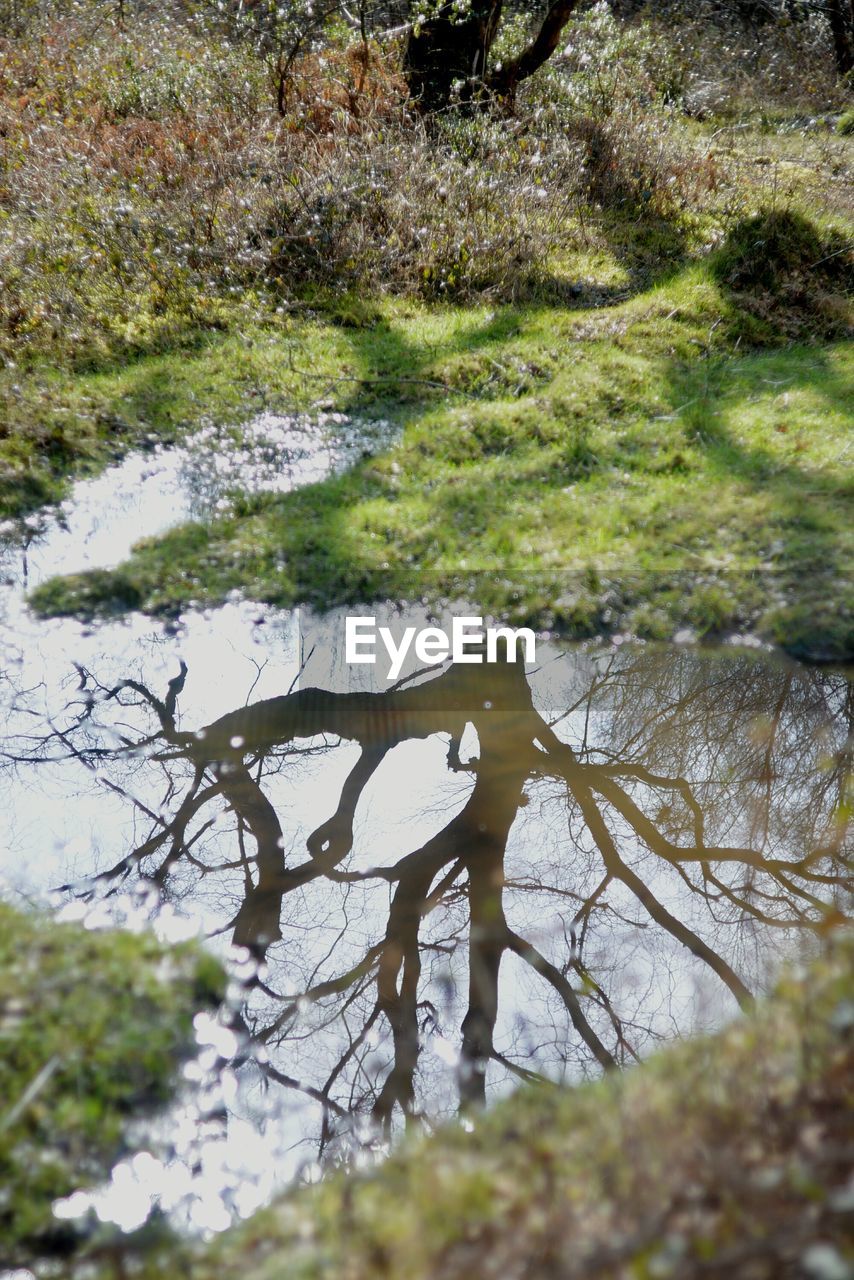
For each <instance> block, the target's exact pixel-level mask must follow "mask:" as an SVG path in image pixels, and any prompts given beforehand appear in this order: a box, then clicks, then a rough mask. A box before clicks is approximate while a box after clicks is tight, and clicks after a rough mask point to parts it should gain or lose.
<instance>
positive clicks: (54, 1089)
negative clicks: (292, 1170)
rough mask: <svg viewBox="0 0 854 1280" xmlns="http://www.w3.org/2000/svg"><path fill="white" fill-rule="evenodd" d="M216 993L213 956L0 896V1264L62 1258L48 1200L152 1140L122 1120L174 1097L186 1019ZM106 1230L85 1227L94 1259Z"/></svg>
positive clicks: (61, 1239) (188, 1046)
mask: <svg viewBox="0 0 854 1280" xmlns="http://www.w3.org/2000/svg"><path fill="white" fill-rule="evenodd" d="M224 989H225V977H224V974H223V972H222V970H221V969H220V967H219V965H218V964H217V962H216V961H214V960H213V959H212V958H211V957H210V956H208V955H206V954H204V953H202V952H200V951H199V949H198V948H197V947H196V946H195V945H192V946H183V947H180V948H172V949H169V948H166V947H164V946H161V945H159V944H158V943H157V942H156V941H155V940H154V939H153V938H152V937H151V936H149V935H144V934H131V933H107V932H104V931H97V930H92V929H87V928H84V927H83V926H82V925H72V924H62V925H58V924H57V923H56V921H55V920H54V919H52V918H51V917H50V916H48V915H46V914H36V913H30V912H20V911H18V910H16V909H14V908H13V907H11V906H10V905H8V904H7V903H5V902H2V901H0V1257H2V1261H3V1265H4V1266H6V1267H10V1268H15V1267H21V1268H25V1267H27V1266H30V1265H35V1263H36V1261H37V1260H45V1259H47V1260H49V1265H50V1266H51V1267H53V1268H54V1269H55V1268H58V1267H59V1268H64V1267H65V1265H66V1261H67V1259H68V1258H69V1257H70V1256H71V1255H73V1254H74V1252H75V1251H76V1249H77V1248H78V1247H79V1245H80V1243H81V1235H80V1232H79V1231H78V1226H77V1225H76V1224H75V1223H74V1222H73V1221H70V1220H68V1219H65V1220H63V1219H61V1218H59V1217H55V1216H54V1214H53V1211H52V1205H53V1204H54V1202H55V1201H57V1200H60V1199H62V1198H63V1197H67V1196H70V1195H72V1193H74V1192H76V1191H79V1190H81V1189H89V1188H95V1187H97V1186H98V1185H100V1184H101V1183H102V1182H103V1181H104V1180H105V1179H106V1178H107V1177H108V1176H109V1172H110V1170H111V1168H112V1167H113V1165H114V1164H115V1163H116V1162H117V1161H118V1160H120V1159H122V1158H123V1157H125V1156H129V1155H132V1154H133V1153H134V1152H135V1151H138V1150H140V1149H141V1148H142V1147H143V1146H148V1145H149V1144H150V1141H151V1137H150V1134H149V1135H147V1136H143V1135H142V1133H141V1132H140V1131H139V1130H138V1129H137V1131H136V1132H135V1133H134V1132H132V1122H133V1121H138V1120H140V1119H142V1118H145V1117H149V1118H150V1117H151V1116H153V1115H154V1114H156V1112H157V1111H158V1110H159V1109H162V1108H163V1107H164V1106H165V1105H166V1104H167V1103H168V1102H169V1101H170V1100H171V1099H172V1098H173V1097H174V1093H175V1074H176V1072H177V1071H178V1069H179V1068H180V1066H181V1065H182V1064H183V1063H184V1062H185V1061H186V1060H187V1059H188V1058H190V1057H191V1056H192V1055H193V1053H194V1051H195V1048H196V1046H195V1041H194V1036H193V1016H194V1014H195V1013H196V1012H197V1011H198V1010H199V1009H204V1008H208V1009H212V1008H214V1007H215V1006H216V1005H218V1004H219V1002H220V1001H221V999H222V996H223V994H224ZM106 1234H107V1233H106V1232H104V1231H101V1232H100V1233H99V1230H98V1228H97V1226H96V1224H94V1222H91V1221H90V1222H88V1223H87V1224H86V1225H85V1228H84V1231H83V1236H84V1237H88V1238H89V1245H90V1246H92V1249H93V1252H94V1255H95V1256H98V1254H99V1252H100V1244H101V1243H102V1242H103V1239H104V1238H105V1236H106ZM107 1253H108V1254H109V1249H107ZM53 1274H56V1271H55V1270H54V1271H53ZM63 1274H67V1272H65V1271H63Z"/></svg>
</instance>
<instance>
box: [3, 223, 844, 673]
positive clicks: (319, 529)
mask: <svg viewBox="0 0 854 1280" xmlns="http://www.w3.org/2000/svg"><path fill="white" fill-rule="evenodd" d="M775 219H776V221H777V222H778V223H779V225H780V226H781V227H782V231H783V234H785V235H788V236H792V235H796V234H797V233H798V232H799V231H800V229H801V227H802V226H803V227H806V229H807V234H808V236H810V237H814V241H813V242H812V243H811V244H810V245H809V248H808V249H807V253H808V254H809V253H815V254H817V255H818V256H821V255H822V254H823V253H824V252H825V251H826V252H828V253H834V252H835V249H834V248H833V247H832V246H834V245H835V244H836V243H837V241H836V240H834V239H833V236H832V234H831V233H827V238H823V236H822V233H821V232H820V231H818V230H817V229H816V228H815V227H814V226H813V225H812V224H811V223H810V222H809V221H808V220H806V219H803V220H801V218H800V215H796V214H793V213H786V214H782V215H775V214H773V213H772V214H770V215H765V216H762V217H759V218H755V219H753V220H752V221H751V220H748V221H747V222H746V223H745V224H744V225H742V226H740V227H739V228H738V230H737V233H736V234H735V235H734V236H733V237H731V239H730V241H729V242H727V243H726V244H725V245H724V246H723V247H722V248H720V249H718V250H717V251H716V252H715V253H713V254H711V255H707V256H706V257H705V258H704V259H701V260H699V261H693V262H692V261H688V262H684V263H681V264H677V265H675V266H674V268H673V269H672V270H668V271H667V272H666V273H665V277H666V278H664V279H663V280H661V281H659V282H653V283H649V284H647V286H646V287H640V288H639V289H638V290H637V291H634V290H633V289H632V288H630V287H624V288H620V289H619V290H618V296H617V298H616V299H614V300H611V301H602V298H601V297H600V296H599V294H596V293H595V291H594V297H593V299H592V300H591V299H590V298H588V299H585V298H584V296H583V294H584V291H583V290H582V289H581V287H580V286H579V290H580V292H581V297H580V298H579V300H578V301H577V302H573V301H571V300H570V301H565V302H562V303H558V302H555V301H548V302H542V301H533V302H529V303H526V304H519V305H508V304H504V305H496V306H485V305H477V306H472V305H467V306H438V305H428V304H426V303H421V302H415V301H412V300H404V301H401V300H394V299H388V298H381V297H378V298H376V299H374V300H370V301H368V302H365V301H364V300H360V299H358V298H355V297H352V296H346V295H345V296H344V297H343V298H337V299H334V300H332V299H329V298H324V297H319V298H318V299H316V300H315V305H314V306H313V308H312V309H311V310H310V312H309V314H308V315H305V314H301V313H300V312H297V313H296V315H295V316H291V317H288V318H283V319H281V320H280V321H279V322H278V323H276V324H269V325H266V326H263V327H262V326H259V325H257V324H256V325H254V326H251V327H249V328H248V329H247V330H246V331H245V332H244V333H229V334H225V335H221V336H213V337H208V338H206V339H205V340H204V341H202V342H200V344H199V345H198V346H196V347H193V348H190V349H186V350H183V351H181V352H180V353H169V354H163V355H153V356H149V357H147V358H143V359H138V360H136V361H134V362H132V363H129V364H125V365H123V366H122V367H121V368H119V369H117V370H108V371H102V372H94V373H88V374H85V375H80V376H77V377H75V378H74V379H73V380H72V381H69V380H68V379H67V377H66V378H62V377H59V376H54V377H52V378H51V379H48V380H47V381H46V382H44V383H43V385H42V387H41V388H40V392H39V394H40V396H41V406H42V407H41V408H39V407H36V409H35V412H33V406H30V409H29V410H28V412H30V413H31V414H33V416H32V417H31V418H30V419H29V420H30V421H31V422H33V421H36V422H38V421H42V422H44V423H48V422H51V421H55V420H56V415H57V414H59V413H64V414H65V415H66V418H67V420H70V421H72V422H73V423H74V424H75V427H74V428H73V430H80V431H83V433H84V435H83V439H82V442H81V449H82V451H83V452H84V453H85V452H86V450H87V449H91V451H92V453H93V454H94V455H95V456H98V455H99V453H100V451H101V450H102V449H103V448H104V442H103V432H102V430H101V429H100V428H99V425H98V424H99V422H101V423H103V422H106V423H108V424H112V430H113V432H114V434H117V435H118V437H119V440H120V441H121V442H122V443H123V444H124V442H125V441H126V440H127V439H130V440H133V439H134V438H137V439H138V438H139V436H140V434H141V433H142V434H144V433H153V434H154V435H156V436H157V437H158V438H163V437H164V436H165V437H166V438H170V437H172V436H173V435H174V434H175V432H176V430H178V429H179V427H180V428H184V429H186V427H187V426H188V425H191V424H192V423H194V422H198V421H200V420H201V419H202V418H204V417H205V416H206V415H213V416H219V417H226V418H229V417H230V418H239V417H240V416H241V415H244V416H245V415H246V413H247V412H249V411H251V410H252V409H256V408H257V409H260V408H262V407H273V408H283V407H286V406H287V407H292V406H294V405H299V406H302V407H305V406H310V405H311V404H316V403H318V402H319V403H322V404H323V405H324V406H328V407H334V408H336V409H338V410H342V411H344V412H347V413H352V414H354V415H356V416H368V417H382V418H388V419H390V420H392V421H394V422H395V423H397V425H398V426H399V428H400V432H401V437H400V444H399V445H398V446H397V447H395V448H393V449H390V450H388V451H387V452H386V453H385V454H383V455H382V456H378V457H371V458H365V459H364V461H363V462H362V463H361V464H360V465H358V466H357V467H356V468H354V469H353V470H352V471H350V472H348V473H347V474H346V475H340V476H337V477H334V478H332V479H329V480H327V481H325V482H323V483H321V484H317V485H314V486H312V487H310V488H308V489H305V490H303V491H300V492H297V493H294V494H292V495H289V496H287V497H270V496H264V495H262V496H257V497H253V498H247V499H246V501H245V502H242V503H240V504H239V505H238V507H237V509H236V510H235V512H234V513H233V514H231V515H228V516H226V517H224V518H222V519H219V520H217V521H215V522H213V523H211V524H204V525H203V524H195V525H188V526H185V527H182V528H180V529H177V530H175V531H173V532H171V533H168V534H167V535H165V536H164V537H162V538H159V539H157V540H155V541H152V542H150V543H147V544H145V545H143V546H141V547H140V548H139V549H138V550H137V551H136V553H135V554H134V556H133V558H132V559H131V560H130V561H129V562H128V563H127V564H126V565H123V566H122V567H121V568H120V569H118V570H117V571H115V572H113V573H109V574H100V573H96V574H90V575H83V576H81V577H79V578H72V579H66V580H62V581H53V582H50V583H48V584H46V585H45V586H44V587H42V588H41V589H40V590H39V591H38V592H37V593H36V595H35V597H34V604H35V606H36V607H37V608H38V609H40V610H42V611H44V612H48V613H56V612H74V613H93V612H94V613H98V612H109V611H113V610H115V609H117V608H128V607H134V608H142V609H145V610H148V611H152V612H176V611H179V610H180V609H181V608H182V607H183V606H186V605H187V603H188V602H190V601H204V602H212V601H217V600H221V599H222V598H223V596H224V595H225V594H226V593H227V592H229V591H232V590H239V591H242V592H243V593H245V594H246V595H247V596H250V597H254V598H260V599H263V600H268V601H271V602H274V603H277V604H291V603H294V602H296V601H298V600H310V601H311V602H312V603H314V604H317V605H318V606H321V607H322V606H329V605H334V604H338V603H342V602H345V601H353V600H359V599H366V598H367V599H370V598H371V597H375V596H378V595H390V596H402V597H404V598H406V597H412V596H416V597H417V596H421V595H424V594H427V595H432V596H437V595H441V594H442V593H447V594H450V595H452V596H454V595H457V596H458V595H465V594H467V593H468V594H470V595H472V596H473V597H475V598H476V599H477V601H478V603H480V604H481V605H483V606H484V607H485V608H487V609H489V610H492V611H494V612H495V613H496V614H502V615H512V616H515V617H517V618H525V619H529V620H534V621H536V622H538V623H540V624H541V625H551V626H555V627H558V628H562V629H564V630H566V631H569V632H571V633H574V634H582V635H583V634H590V633H591V632H596V631H601V630H608V629H618V628H631V629H632V630H635V631H638V632H639V633H641V634H644V635H653V636H659V637H662V636H667V635H669V634H672V632H673V631H674V630H675V629H677V628H678V627H680V626H686V625H687V626H692V627H694V628H695V629H696V630H697V631H698V632H699V633H701V634H706V633H716V632H720V631H725V630H727V629H731V630H732V629H740V630H744V629H749V628H752V629H756V630H758V631H760V633H762V634H763V635H764V636H765V637H767V638H771V639H773V640H775V641H777V642H779V643H782V644H783V645H785V646H787V647H788V648H789V649H790V650H792V651H794V652H798V653H802V654H808V655H810V656H814V657H824V658H827V657H836V658H840V657H845V656H847V655H850V654H851V652H852V651H854V650H852V643H854V640H852V617H854V582H852V578H851V573H850V565H851V563H852V542H851V521H850V503H851V499H852V471H851V457H852V455H851V430H852V414H851V404H852V390H854V356H852V351H854V348H852V344H851V343H850V342H849V341H847V340H845V339H844V338H843V337H841V336H840V335H841V333H842V332H843V330H844V325H843V326H841V325H840V317H841V316H842V315H843V314H844V308H845V305H846V300H845V290H846V288H847V285H848V281H847V279H846V278H845V275H844V272H840V271H837V272H836V273H835V274H834V275H833V276H832V277H830V278H829V279H826V280H824V281H822V280H813V281H812V284H811V288H812V290H813V292H809V291H806V290H805V286H804V282H803V280H802V279H801V278H800V276H799V274H798V265H799V266H803V265H804V264H803V261H802V260H801V262H800V263H799V264H796V265H794V266H793V267H792V269H791V272H789V273H788V274H787V268H786V265H785V263H784V266H783V268H782V269H781V271H780V275H781V278H782V280H783V283H784V284H785V283H787V282H789V283H790V281H789V275H791V276H793V277H794V278H796V279H799V280H800V285H799V286H795V287H794V288H792V289H790V292H789V293H785V292H781V291H780V289H779V288H777V281H776V280H775V278H774V277H773V275H772V278H771V279H770V280H769V281H767V282H760V284H757V283H756V281H755V280H753V279H750V280H748V281H746V282H742V281H741V280H740V279H739V277H738V271H739V269H740V266H743V259H744V258H745V256H746V255H747V254H749V253H758V254H760V255H762V254H763V253H765V252H766V241H767V239H768V237H769V226H770V227H772V228H773V226H774V225H775ZM739 237H740V239H739ZM796 252H797V253H800V255H801V259H802V258H803V249H802V248H801V247H797V246H796ZM841 257H842V255H840V259H841ZM733 259H734V260H735V264H736V265H735V267H733V266H732V260H733ZM806 265H810V264H806ZM611 269H613V264H611ZM772 270H773V268H772ZM585 287H586V288H589V289H592V288H593V286H590V285H588V286H585ZM798 287H800V288H801V289H802V293H801V295H800V296H799V295H798V293H797V288H798ZM602 289H603V290H604V289H605V286H604V285H603V286H602ZM816 330H818V331H819V333H823V340H822V341H818V340H817V337H816ZM57 401H59V403H60V404H61V406H62V408H61V409H58V408H57ZM47 405H49V406H50V407H49V408H47V407H46V406H47ZM80 424H83V425H82V426H81V425H80ZM75 447H76V446H75ZM615 584H616V585H615Z"/></svg>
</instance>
